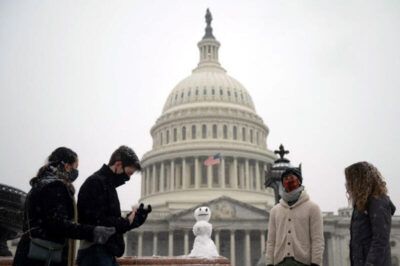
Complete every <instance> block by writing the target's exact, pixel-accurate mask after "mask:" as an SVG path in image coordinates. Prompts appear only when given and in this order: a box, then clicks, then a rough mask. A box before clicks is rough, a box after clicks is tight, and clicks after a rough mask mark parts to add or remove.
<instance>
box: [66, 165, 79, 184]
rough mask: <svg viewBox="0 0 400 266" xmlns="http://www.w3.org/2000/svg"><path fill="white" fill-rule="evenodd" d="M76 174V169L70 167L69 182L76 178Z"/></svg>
mask: <svg viewBox="0 0 400 266" xmlns="http://www.w3.org/2000/svg"><path fill="white" fill-rule="evenodd" d="M78 175H79V171H78V169H75V168H72V169H71V171H70V172H69V173H68V179H69V181H70V182H71V183H72V182H74V181H75V180H76V179H77V178H78Z"/></svg>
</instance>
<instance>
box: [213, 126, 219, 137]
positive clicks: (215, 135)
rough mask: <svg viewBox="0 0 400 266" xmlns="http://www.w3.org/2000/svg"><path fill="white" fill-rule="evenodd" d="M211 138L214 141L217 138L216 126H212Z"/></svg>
mask: <svg viewBox="0 0 400 266" xmlns="http://www.w3.org/2000/svg"><path fill="white" fill-rule="evenodd" d="M212 129H213V138H214V139H216V138H217V133H218V132H217V125H213V128H212Z"/></svg>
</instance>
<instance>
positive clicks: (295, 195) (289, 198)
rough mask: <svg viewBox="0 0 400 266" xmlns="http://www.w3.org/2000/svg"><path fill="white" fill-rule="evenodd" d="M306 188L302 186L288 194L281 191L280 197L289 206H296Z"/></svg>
mask: <svg viewBox="0 0 400 266" xmlns="http://www.w3.org/2000/svg"><path fill="white" fill-rule="evenodd" d="M303 190H304V187H303V186H300V187H298V188H296V189H295V190H292V191H291V192H286V191H285V190H284V189H283V190H282V191H281V193H280V196H281V197H282V199H283V200H284V201H286V202H287V203H288V204H289V205H292V204H294V203H295V202H296V201H297V200H298V199H299V197H300V195H301V192H303Z"/></svg>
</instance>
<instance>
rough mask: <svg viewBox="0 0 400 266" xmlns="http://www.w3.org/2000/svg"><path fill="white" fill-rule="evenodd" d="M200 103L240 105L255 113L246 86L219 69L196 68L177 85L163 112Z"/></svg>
mask: <svg viewBox="0 0 400 266" xmlns="http://www.w3.org/2000/svg"><path fill="white" fill-rule="evenodd" d="M194 103H196V104H198V103H207V104H210V105H212V104H226V105H229V104H230V105H238V107H239V106H240V107H242V108H244V109H247V110H248V111H255V109H254V104H253V100H252V99H251V97H250V95H249V94H248V92H247V90H246V89H245V88H244V86H243V85H242V84H241V83H240V82H239V81H237V80H236V79H234V78H232V77H230V76H229V75H227V74H226V71H224V70H222V69H220V70H218V69H217V68H205V69H201V68H200V69H199V68H196V69H195V70H194V71H193V74H192V75H190V76H189V77H187V78H185V79H184V80H182V81H181V82H179V83H178V85H176V87H175V88H174V89H173V90H172V92H171V93H170V95H169V96H168V98H167V101H166V103H165V105H164V109H163V112H167V111H169V110H171V109H172V110H176V109H178V108H185V107H187V105H188V104H189V105H191V104H194Z"/></svg>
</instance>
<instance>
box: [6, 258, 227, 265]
mask: <svg viewBox="0 0 400 266" xmlns="http://www.w3.org/2000/svg"><path fill="white" fill-rule="evenodd" d="M12 260H13V258H12V257H0V266H11V265H12ZM118 263H119V265H120V266H128V265H129V266H130V265H135V266H141V265H143V266H160V265H166V266H168V265H171V266H175V265H180V266H185V265H189V266H190V265H204V266H230V262H229V260H228V259H227V258H225V257H217V258H213V259H202V258H188V257H140V258H139V257H123V258H119V259H118Z"/></svg>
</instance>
